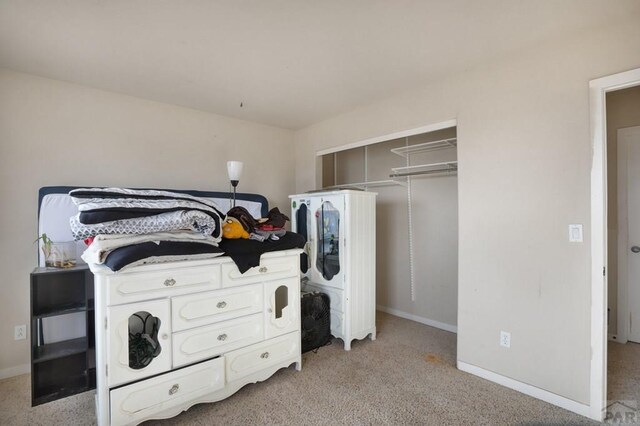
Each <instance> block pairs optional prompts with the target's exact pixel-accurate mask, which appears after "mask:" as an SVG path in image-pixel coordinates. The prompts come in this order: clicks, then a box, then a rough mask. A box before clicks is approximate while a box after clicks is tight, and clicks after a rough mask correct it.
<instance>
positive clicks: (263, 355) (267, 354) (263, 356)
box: [260, 352, 269, 359]
mask: <svg viewBox="0 0 640 426" xmlns="http://www.w3.org/2000/svg"><path fill="white" fill-rule="evenodd" d="M260 358H262V359H267V358H269V352H265V353H263V354H262V355H260Z"/></svg>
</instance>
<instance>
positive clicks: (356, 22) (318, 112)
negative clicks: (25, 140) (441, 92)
mask: <svg viewBox="0 0 640 426" xmlns="http://www.w3.org/2000/svg"><path fill="white" fill-rule="evenodd" d="M639 15H640V1H638V0H617V1H615V2H613V1H610V0H520V1H516V0H437V1H436V0H422V1H420V0H414V1H411V0H395V1H392V0H320V1H318V0H315V1H313V0H228V1H213V0H183V1H180V0H156V1H152V0H147V1H139V0H108V1H107V0H64V1H63V0H0V66H1V67H5V68H10V69H14V70H17V71H22V72H27V73H31V74H36V75H41V76H44V77H50V78H54V79H59V80H65V81H70V82H74V83H78V84H83V85H87V86H91V87H96V88H100V89H106V90H111V91H115V92H119V93H124V94H129V95H132V96H137V97H141V98H146V99H151V100H156V101H161V102H168V103H172V104H177V105H182V106H186V107H190V108H196V109H200V110H204V111H209V112H213V113H217V114H223V115H227V116H231V117H237V118H241V119H246V120H251V121H256V122H261V123H266V124H271V125H275V126H280V127H286V128H293V129H295V128H301V127H304V126H307V125H309V124H312V123H315V122H318V121H321V120H323V119H326V118H328V117H331V116H334V115H337V114H340V113H342V112H346V111H349V110H351V109H353V108H355V107H357V106H359V105H363V104H367V103H370V102H372V101H374V100H377V99H381V98H385V97H387V96H390V95H392V94H393V93H395V92H398V91H402V90H408V89H410V88H412V87H416V86H418V85H421V84H425V83H426V82H428V81H429V80H432V79H435V78H438V77H440V76H442V75H444V74H445V73H451V72H457V71H461V70H463V69H466V68H469V67H471V66H474V65H476V64H479V63H481V62H484V61H488V60H492V59H494V58H497V57H500V56H503V55H506V54H509V53H510V52H513V51H515V50H518V49H522V48H525V47H527V46H531V45H534V44H536V43H540V42H543V41H545V40H551V39H553V38H557V37H562V36H566V35H569V34H571V33H577V32H579V31H584V30H587V29H589V28H590V27H596V26H600V25H604V24H607V23H611V22H615V21H621V20H623V19H632V18H633V17H635V19H637V17H638V16H639ZM639 22H640V20H639ZM241 102H242V103H243V107H240V103H241Z"/></svg>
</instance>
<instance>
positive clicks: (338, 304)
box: [303, 283, 344, 312]
mask: <svg viewBox="0 0 640 426" xmlns="http://www.w3.org/2000/svg"><path fill="white" fill-rule="evenodd" d="M303 290H305V291H319V292H320V293H326V294H327V296H329V300H330V301H331V302H330V305H331V310H332V311H334V310H335V311H338V312H344V308H343V303H342V302H343V298H342V296H343V294H344V291H342V290H340V289H338V288H332V287H325V286H321V285H317V284H309V283H307V284H305V285H304V288H303Z"/></svg>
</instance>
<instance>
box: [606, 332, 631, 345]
mask: <svg viewBox="0 0 640 426" xmlns="http://www.w3.org/2000/svg"><path fill="white" fill-rule="evenodd" d="M607 340H611V341H612V342H618V343H627V339H625V338H623V337H622V336H621V335H619V334H609V335H608V336H607Z"/></svg>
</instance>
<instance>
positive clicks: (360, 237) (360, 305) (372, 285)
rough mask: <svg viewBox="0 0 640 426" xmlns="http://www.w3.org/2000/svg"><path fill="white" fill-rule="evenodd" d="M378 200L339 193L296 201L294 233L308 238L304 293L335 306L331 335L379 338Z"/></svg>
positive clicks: (348, 339)
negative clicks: (325, 297) (326, 298)
mask: <svg viewBox="0 0 640 426" xmlns="http://www.w3.org/2000/svg"><path fill="white" fill-rule="evenodd" d="M376 195H377V194H375V193H373V192H365V191H357V190H334V191H327V192H313V193H307V194H299V195H291V196H289V198H290V199H291V208H292V217H291V223H292V230H293V231H294V232H298V233H301V234H303V235H304V236H305V237H306V238H307V245H306V248H305V254H303V255H302V257H301V262H300V263H301V265H300V267H301V272H302V275H303V283H302V290H305V291H320V292H323V293H326V294H328V295H329V298H330V300H331V334H333V335H334V336H335V337H338V338H341V339H342V340H343V341H344V348H345V350H350V349H351V341H352V340H354V339H364V338H365V337H367V336H370V337H371V340H375V338H376V266H375V265H376Z"/></svg>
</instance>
